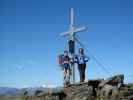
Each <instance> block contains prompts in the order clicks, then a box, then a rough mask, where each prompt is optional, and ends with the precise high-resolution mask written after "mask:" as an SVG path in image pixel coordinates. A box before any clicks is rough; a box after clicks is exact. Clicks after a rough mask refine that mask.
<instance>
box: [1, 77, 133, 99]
mask: <svg viewBox="0 0 133 100" xmlns="http://www.w3.org/2000/svg"><path fill="white" fill-rule="evenodd" d="M8 98H9V99H7V98H6V99H5V98H4V97H3V99H0V100H133V85H132V84H124V75H116V76H113V77H110V78H108V79H99V80H88V81H86V82H82V83H75V84H70V85H69V86H68V87H61V88H54V89H48V90H47V91H44V90H39V89H38V90H36V91H34V93H33V94H32V95H29V93H28V91H26V90H23V91H21V95H19V96H16V97H14V98H13V97H12V98H13V99H12V98H11V97H10V96H8Z"/></svg>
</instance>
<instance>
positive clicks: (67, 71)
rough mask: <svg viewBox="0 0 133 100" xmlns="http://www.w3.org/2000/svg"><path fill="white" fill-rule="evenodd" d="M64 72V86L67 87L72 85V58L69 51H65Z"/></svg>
mask: <svg viewBox="0 0 133 100" xmlns="http://www.w3.org/2000/svg"><path fill="white" fill-rule="evenodd" d="M63 70H64V86H65V87H66V86H67V85H68V84H69V83H70V58H69V56H68V51H64V57H63Z"/></svg>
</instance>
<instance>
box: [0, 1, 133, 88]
mask: <svg viewBox="0 0 133 100" xmlns="http://www.w3.org/2000/svg"><path fill="white" fill-rule="evenodd" d="M132 5H133V1H132V0H0V86H9V87H35V86H41V85H43V84H50V85H57V86H58V85H61V84H62V72H61V70H60V68H59V67H58V65H57V62H56V58H57V57H56V56H57V55H58V54H60V53H62V52H63V50H64V49H65V44H66V40H67V38H62V37H60V35H59V34H60V33H61V32H64V31H67V30H68V28H69V10H70V8H71V7H73V8H74V10H75V13H76V15H75V17H76V18H75V24H76V26H82V25H85V26H86V27H87V31H85V32H81V33H78V34H79V36H80V41H82V43H83V44H84V45H85V47H86V50H85V51H86V55H88V56H90V58H91V60H90V61H89V63H87V70H86V79H92V78H102V77H109V75H108V74H107V73H106V72H105V71H104V70H103V69H102V68H101V67H100V66H99V65H98V64H97V63H96V62H95V60H94V59H93V58H92V57H91V55H90V52H93V54H94V55H96V56H97V57H99V58H100V62H102V63H104V65H105V66H106V68H107V69H108V70H109V71H110V72H111V73H112V74H113V75H115V74H118V73H123V74H125V82H133V73H132V72H133V61H132V59H133V45H132V43H133V12H132V11H133V6H132ZM79 47H80V46H79V45H77V49H78V48H79ZM108 66H110V67H108ZM76 80H77V81H78V80H79V75H78V71H77V70H76Z"/></svg>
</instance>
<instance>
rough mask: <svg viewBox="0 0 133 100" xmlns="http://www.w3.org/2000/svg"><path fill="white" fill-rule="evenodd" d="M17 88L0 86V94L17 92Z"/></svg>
mask: <svg viewBox="0 0 133 100" xmlns="http://www.w3.org/2000/svg"><path fill="white" fill-rule="evenodd" d="M19 90H20V89H18V88H9V87H0V94H17V93H18V92H19Z"/></svg>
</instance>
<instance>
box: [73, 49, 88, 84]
mask: <svg viewBox="0 0 133 100" xmlns="http://www.w3.org/2000/svg"><path fill="white" fill-rule="evenodd" d="M88 60H89V57H87V56H86V55H85V54H84V49H83V48H80V49H79V54H78V55H76V56H75V63H77V64H78V70H79V74H80V82H84V81H85V69H86V62H88Z"/></svg>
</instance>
